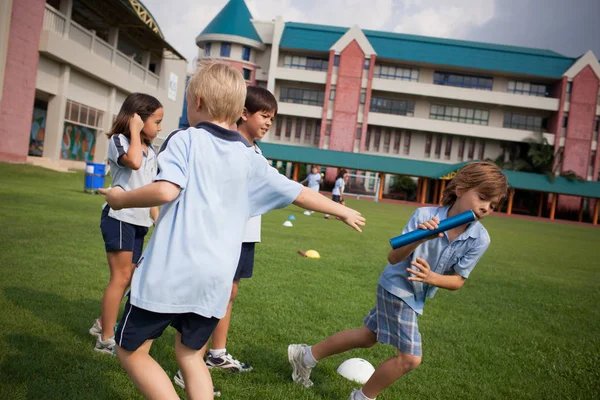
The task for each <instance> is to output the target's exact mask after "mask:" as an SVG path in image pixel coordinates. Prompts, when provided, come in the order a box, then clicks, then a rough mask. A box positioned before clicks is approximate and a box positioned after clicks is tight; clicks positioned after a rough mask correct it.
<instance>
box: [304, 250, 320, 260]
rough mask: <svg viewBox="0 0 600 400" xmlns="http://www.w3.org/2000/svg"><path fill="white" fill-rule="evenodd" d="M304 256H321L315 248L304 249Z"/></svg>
mask: <svg viewBox="0 0 600 400" xmlns="http://www.w3.org/2000/svg"><path fill="white" fill-rule="evenodd" d="M306 257H308V258H321V256H320V255H319V253H317V252H316V251H315V250H306Z"/></svg>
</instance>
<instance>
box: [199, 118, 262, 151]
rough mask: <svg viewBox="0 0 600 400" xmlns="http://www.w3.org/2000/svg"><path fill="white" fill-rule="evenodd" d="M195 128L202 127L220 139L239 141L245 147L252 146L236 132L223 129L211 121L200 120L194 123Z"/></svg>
mask: <svg viewBox="0 0 600 400" xmlns="http://www.w3.org/2000/svg"><path fill="white" fill-rule="evenodd" d="M196 128H197V129H204V130H205V131H207V132H208V133H210V134H212V135H213V136H216V137H218V138H220V139H223V140H227V141H229V142H241V143H243V144H244V145H245V146H246V147H252V145H251V144H250V143H248V141H247V140H246V139H245V138H244V137H243V136H242V135H240V134H239V133H238V132H236V131H232V130H229V129H225V128H223V127H221V126H219V125H216V124H213V123H212V122H200V123H199V124H198V125H196Z"/></svg>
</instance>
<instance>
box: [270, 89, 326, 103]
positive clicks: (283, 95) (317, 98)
mask: <svg viewBox="0 0 600 400" xmlns="http://www.w3.org/2000/svg"><path fill="white" fill-rule="evenodd" d="M324 100H325V92H323V91H320V90H311V89H294V88H281V92H280V94H279V101H283V102H286V103H297V104H307V105H310V106H323V102H324Z"/></svg>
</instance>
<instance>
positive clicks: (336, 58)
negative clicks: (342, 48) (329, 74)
mask: <svg viewBox="0 0 600 400" xmlns="http://www.w3.org/2000/svg"><path fill="white" fill-rule="evenodd" d="M333 66H334V67H339V66H340V55H339V54H336V55H334V56H333Z"/></svg>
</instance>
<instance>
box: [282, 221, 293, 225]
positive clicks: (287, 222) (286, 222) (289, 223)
mask: <svg viewBox="0 0 600 400" xmlns="http://www.w3.org/2000/svg"><path fill="white" fill-rule="evenodd" d="M283 226H294V225H292V223H291V221H285V222H284V223H283Z"/></svg>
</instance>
